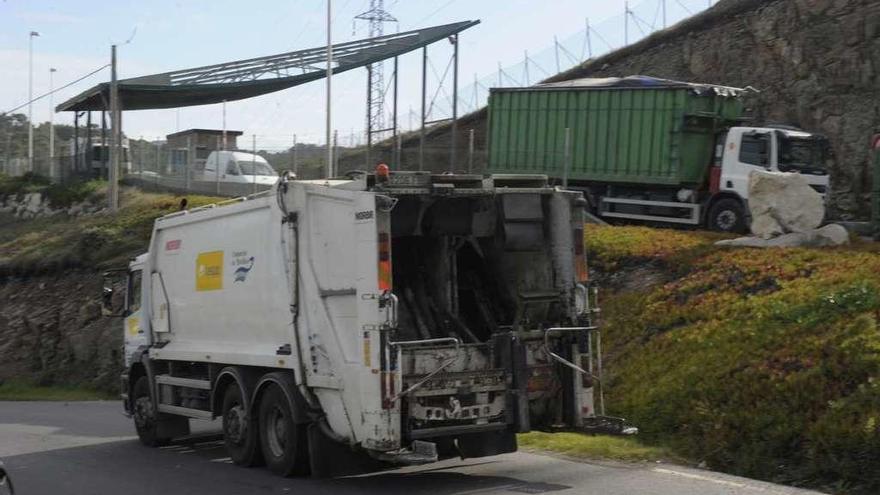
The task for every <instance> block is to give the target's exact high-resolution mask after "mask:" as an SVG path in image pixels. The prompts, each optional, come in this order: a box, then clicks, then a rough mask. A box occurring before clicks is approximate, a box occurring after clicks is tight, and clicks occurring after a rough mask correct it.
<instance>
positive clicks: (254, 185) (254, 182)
mask: <svg viewBox="0 0 880 495" xmlns="http://www.w3.org/2000/svg"><path fill="white" fill-rule="evenodd" d="M251 146H252V147H253V149H254V153H253V155H251V194H256V193H257V175H256V174H257V170H256V169H257V135H256V134H253V135H251Z"/></svg>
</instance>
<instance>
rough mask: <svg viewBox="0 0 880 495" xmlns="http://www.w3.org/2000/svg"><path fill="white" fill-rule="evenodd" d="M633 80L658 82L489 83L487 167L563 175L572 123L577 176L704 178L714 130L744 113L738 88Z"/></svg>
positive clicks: (685, 181)
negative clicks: (495, 85)
mask: <svg viewBox="0 0 880 495" xmlns="http://www.w3.org/2000/svg"><path fill="white" fill-rule="evenodd" d="M627 79H631V78H625V79H624V80H622V81H625V80H627ZM635 79H638V80H639V81H641V80H646V79H647V80H650V81H653V82H655V83H654V84H653V85H651V86H630V87H623V86H612V87H608V86H600V87H596V86H577V85H563V86H554V85H547V86H536V87H530V88H495V89H492V90H491V93H490V96H489V163H488V172H489V173H494V174H502V173H520V174H535V173H540V174H547V175H550V176H553V177H562V175H563V167H564V164H565V162H566V153H565V151H566V150H565V133H566V131H565V129H566V128H569V129H570V131H569V134H570V149H569V151H570V158H569V163H570V167H569V170H568V178H569V180H571V181H573V182H577V181H595V182H609V183H628V184H651V185H670V186H677V185H681V186H692V187H693V186H699V185H701V184H703V183H704V181H705V180H706V176H707V174H708V170H709V165H710V164H711V162H712V156H713V152H714V146H715V139H716V135H717V132H718V131H719V130H720V129H722V128H724V127H726V126H729V125H732V124H733V123H734V122H735V121H736V119H737V118H739V117H741V115H742V103H741V101H740V98H738V97H737V95H738V94H739V93H740V91H739V90H735V89H734V88H721V87H712V86H706V85H689V84H687V83H678V82H675V81H664V80H656V79H651V78H641V77H637V78H635ZM588 81H590V80H588ZM656 81H660V82H659V83H656ZM663 83H669V84H663ZM716 88H717V90H716Z"/></svg>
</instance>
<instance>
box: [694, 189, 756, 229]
mask: <svg viewBox="0 0 880 495" xmlns="http://www.w3.org/2000/svg"><path fill="white" fill-rule="evenodd" d="M722 199H732V200H735V201H738V202H739V204H740V205H742V207H743V211H744V212H745V220H746V226H748V225H749V224H751V222H752V214H751V212H750V211H749V202H748V200H746V199H745V198H743V197H742V196H740V195H739V193H737V192H736V191H719V192H717V193H715V194H713V195H712V196H710V197H709V199H708V200H707V201H706V203H705V207H704V208H703V214H702V219H701V224H702V225H704V226H705V225H708V223H709V211H710V210H711V209H712V207H713V206H715V203H717V202H719V201H721V200H722Z"/></svg>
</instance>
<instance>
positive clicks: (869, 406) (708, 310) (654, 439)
mask: <svg viewBox="0 0 880 495" xmlns="http://www.w3.org/2000/svg"><path fill="white" fill-rule="evenodd" d="M590 233H592V234H593V239H592V240H590V241H589V242H590V243H591V244H590V247H591V254H592V256H593V259H594V266H598V267H602V268H606V269H607V267H612V269H614V270H616V269H618V267H629V266H633V265H639V264H642V263H653V264H654V265H655V266H661V267H662V266H666V269H667V271H668V272H670V273H672V274H673V277H672V279H671V281H669V282H668V283H663V284H661V285H658V286H654V287H651V288H649V290H647V291H642V292H621V293H617V294H612V295H608V294H606V297H605V298H604V304H603V335H604V338H603V343H604V344H605V354H606V360H605V369H606V372H607V375H606V383H607V384H608V388H607V390H606V399H607V404H608V407H609V413H611V414H612V415H616V416H623V417H626V418H627V419H628V420H630V421H631V422H632V423H633V424H634V425H636V426H638V427H639V429H640V440H641V441H643V442H646V443H647V444H650V445H659V446H664V447H667V448H670V449H672V450H673V451H674V452H675V453H676V454H678V455H681V456H683V457H686V458H689V459H694V460H699V461H706V463H707V464H708V465H709V466H710V467H713V468H715V469H720V470H724V471H728V472H733V473H735V474H740V475H745V476H750V477H756V478H762V479H768V480H773V481H782V482H787V483H794V484H806V485H810V486H816V487H821V488H825V489H828V490H831V491H834V492H838V493H878V492H880V325H878V321H880V253H878V252H877V248H876V246H874V245H861V244H856V245H853V246H846V247H839V248H821V249H803V248H799V249H779V248H775V249H754V248H722V247H717V246H714V245H713V244H712V243H711V242H710V241H711V237H707V235H706V234H702V233H688V232H680V231H664V230H660V229H657V230H655V231H653V232H645V231H644V230H642V229H641V228H637V227H593V228H591V229H590V231H589V232H588V234H587V235H588V236H589V235H590ZM588 240H589V237H588Z"/></svg>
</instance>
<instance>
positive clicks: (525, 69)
mask: <svg viewBox="0 0 880 495" xmlns="http://www.w3.org/2000/svg"><path fill="white" fill-rule="evenodd" d="M523 64H524V65H523V74H524V77H525V79H526V86H529V51H528V50H525V51H523Z"/></svg>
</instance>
